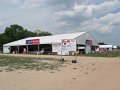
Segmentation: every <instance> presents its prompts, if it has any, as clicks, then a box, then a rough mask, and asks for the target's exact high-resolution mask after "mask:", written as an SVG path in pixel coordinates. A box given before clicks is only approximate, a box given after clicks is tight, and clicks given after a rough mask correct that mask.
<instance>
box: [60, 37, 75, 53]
mask: <svg viewBox="0 0 120 90" xmlns="http://www.w3.org/2000/svg"><path fill="white" fill-rule="evenodd" d="M70 51H76V40H75V39H63V40H62V52H63V54H65V55H66V54H67V55H69V52H70Z"/></svg>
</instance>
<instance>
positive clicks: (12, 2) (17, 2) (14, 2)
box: [2, 0, 22, 4]
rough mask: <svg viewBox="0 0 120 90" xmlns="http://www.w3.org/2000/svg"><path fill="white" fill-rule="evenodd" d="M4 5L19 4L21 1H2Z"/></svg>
mask: <svg viewBox="0 0 120 90" xmlns="http://www.w3.org/2000/svg"><path fill="white" fill-rule="evenodd" d="M2 1H3V2H5V3H11V4H19V3H20V2H21V1H22V0H2Z"/></svg>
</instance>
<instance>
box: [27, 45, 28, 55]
mask: <svg viewBox="0 0 120 90" xmlns="http://www.w3.org/2000/svg"><path fill="white" fill-rule="evenodd" d="M27 54H28V45H27Z"/></svg>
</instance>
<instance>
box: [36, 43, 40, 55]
mask: <svg viewBox="0 0 120 90" xmlns="http://www.w3.org/2000/svg"><path fill="white" fill-rule="evenodd" d="M39 51H40V50H39V44H38V52H37V55H38V54H39Z"/></svg>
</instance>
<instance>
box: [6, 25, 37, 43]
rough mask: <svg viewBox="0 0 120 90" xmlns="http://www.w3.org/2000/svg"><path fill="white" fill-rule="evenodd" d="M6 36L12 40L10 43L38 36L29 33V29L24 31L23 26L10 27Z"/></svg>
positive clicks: (7, 28)
mask: <svg viewBox="0 0 120 90" xmlns="http://www.w3.org/2000/svg"><path fill="white" fill-rule="evenodd" d="M5 35H6V36H7V37H9V38H10V42H12V41H16V40H19V39H23V38H27V37H34V36H36V34H35V33H33V32H31V31H28V30H27V29H24V28H23V27H22V26H19V25H16V24H14V25H10V27H6V29H5Z"/></svg>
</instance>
